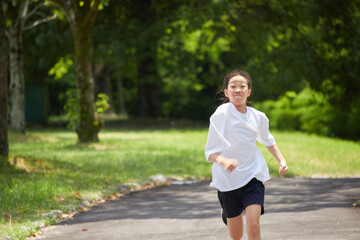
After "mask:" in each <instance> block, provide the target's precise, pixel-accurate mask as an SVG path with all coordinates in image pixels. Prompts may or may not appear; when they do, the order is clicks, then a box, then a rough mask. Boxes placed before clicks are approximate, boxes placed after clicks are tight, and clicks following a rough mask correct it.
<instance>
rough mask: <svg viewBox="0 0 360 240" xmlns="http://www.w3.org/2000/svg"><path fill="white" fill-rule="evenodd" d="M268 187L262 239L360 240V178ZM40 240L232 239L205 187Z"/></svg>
mask: <svg viewBox="0 0 360 240" xmlns="http://www.w3.org/2000/svg"><path fill="white" fill-rule="evenodd" d="M265 186H266V194H265V214H264V215H263V216H262V217H261V219H260V224H261V233H262V239H286V240H295V239H298V240H300V239H301V240H304V239H306V240H317V239H326V240H332V239H334V240H335V239H337V240H339V239H346V240H352V239H353V240H355V239H356V240H359V239H360V207H357V208H352V204H353V203H354V202H355V201H356V200H359V199H360V178H354V179H305V178H280V179H272V180H270V181H268V182H267V183H266V185H265ZM84 229H87V231H83V230H84ZM37 239H51V240H57V239H77V240H78V239H79V240H80V239H86V240H92V239H136V240H138V239H156V240H162V239H166V240H168V239H189V240H198V239H207V240H208V239H230V237H229V235H228V232H227V228H226V226H225V225H224V224H223V222H222V220H221V218H220V205H219V203H218V200H217V195H216V190H215V189H213V188H210V187H209V182H199V183H195V184H190V185H170V186H164V187H159V188H155V189H151V190H147V191H141V192H134V193H131V194H130V195H127V196H125V197H121V198H119V199H117V200H114V201H109V202H107V203H105V204H102V205H99V206H96V207H93V208H92V209H91V210H90V211H87V212H82V213H79V214H77V215H75V216H74V218H73V219H68V220H66V221H63V222H61V223H59V224H58V225H56V226H52V227H49V228H47V229H45V231H44V233H43V234H42V235H41V236H39V237H38V238H37ZM243 239H247V237H246V233H245V231H244V238H243Z"/></svg>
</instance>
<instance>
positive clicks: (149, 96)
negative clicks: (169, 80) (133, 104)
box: [138, 40, 160, 117]
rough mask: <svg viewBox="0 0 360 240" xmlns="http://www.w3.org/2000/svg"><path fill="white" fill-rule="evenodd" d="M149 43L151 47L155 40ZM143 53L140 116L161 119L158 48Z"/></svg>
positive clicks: (140, 73) (139, 64) (148, 49)
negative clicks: (157, 61)
mask: <svg viewBox="0 0 360 240" xmlns="http://www.w3.org/2000/svg"><path fill="white" fill-rule="evenodd" d="M148 42H151V45H152V44H154V40H152V41H148ZM141 52H142V53H143V54H142V56H143V57H140V60H139V61H138V77H139V82H138V88H139V116H140V117H159V116H160V99H159V76H158V73H157V65H156V58H157V56H156V47H155V46H147V47H145V48H144V49H142V50H141ZM144 53H146V54H144ZM144 55H145V56H144Z"/></svg>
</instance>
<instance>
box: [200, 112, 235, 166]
mask: <svg viewBox="0 0 360 240" xmlns="http://www.w3.org/2000/svg"><path fill="white" fill-rule="evenodd" d="M224 127H225V116H224V115H223V114H217V115H213V116H212V117H211V118H210V126H209V133H208V138H207V142H206V147H205V157H206V160H207V161H208V162H210V161H209V157H210V155H211V154H213V153H221V152H222V151H224V150H225V149H226V148H229V147H230V146H231V144H230V143H229V141H227V140H226V139H225V137H224V136H223V132H224Z"/></svg>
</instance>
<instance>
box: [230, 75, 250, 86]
mask: <svg viewBox="0 0 360 240" xmlns="http://www.w3.org/2000/svg"><path fill="white" fill-rule="evenodd" d="M230 83H240V84H241V83H247V80H246V78H244V77H243V76H240V75H237V76H234V77H232V78H231V79H230V81H229V84H230Z"/></svg>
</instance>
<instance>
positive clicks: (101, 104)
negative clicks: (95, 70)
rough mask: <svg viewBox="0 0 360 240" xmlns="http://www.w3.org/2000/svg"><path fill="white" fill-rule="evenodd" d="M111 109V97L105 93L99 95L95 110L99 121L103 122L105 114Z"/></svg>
mask: <svg viewBox="0 0 360 240" xmlns="http://www.w3.org/2000/svg"><path fill="white" fill-rule="evenodd" d="M109 108H110V104H109V97H108V96H107V95H106V94H105V93H99V94H98V95H97V99H96V101H95V109H96V113H97V116H98V118H99V119H101V120H103V116H104V113H105V112H106V111H107V110H108V109H109Z"/></svg>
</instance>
